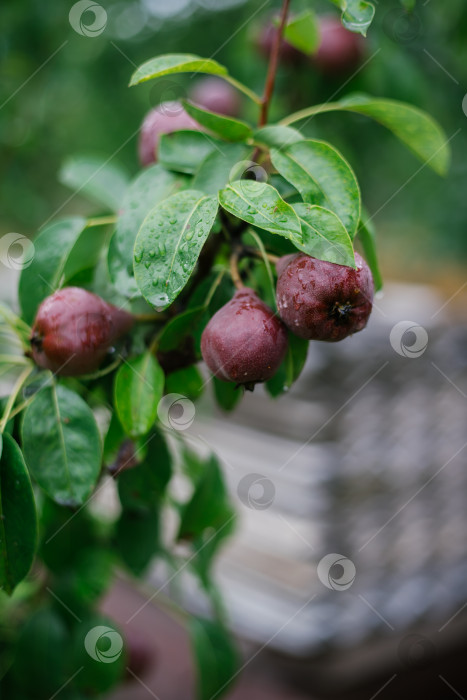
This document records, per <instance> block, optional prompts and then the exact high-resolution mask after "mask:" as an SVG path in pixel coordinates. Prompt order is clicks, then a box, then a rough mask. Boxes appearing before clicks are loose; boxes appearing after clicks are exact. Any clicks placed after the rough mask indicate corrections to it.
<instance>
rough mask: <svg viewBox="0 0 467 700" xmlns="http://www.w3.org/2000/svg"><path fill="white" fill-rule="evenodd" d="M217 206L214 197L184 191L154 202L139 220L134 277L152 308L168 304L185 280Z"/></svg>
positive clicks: (208, 231)
mask: <svg viewBox="0 0 467 700" xmlns="http://www.w3.org/2000/svg"><path fill="white" fill-rule="evenodd" d="M217 208H218V204H217V199H216V197H214V196H206V195H204V194H203V193H202V192H199V191H197V190H185V191H183V192H179V193H178V194H175V195H173V196H172V197H169V199H166V200H165V201H163V202H160V203H159V204H157V205H156V206H155V207H154V209H153V210H152V211H151V212H150V213H149V214H148V216H147V217H146V218H145V220H144V221H143V224H142V226H141V228H140V230H139V233H138V236H137V238H136V243H135V251H134V270H135V279H136V283H137V284H138V287H139V289H140V291H141V293H142V295H143V296H144V297H145V299H146V300H147V301H148V302H149V303H150V304H152V305H153V306H155V307H156V308H166V307H167V306H169V305H170V304H171V303H172V302H173V300H174V299H175V298H176V297H177V296H178V294H179V293H180V292H181V291H182V289H183V288H184V286H185V285H186V283H187V282H188V280H189V278H190V275H191V273H192V272H193V269H194V267H195V265H196V262H197V260H198V256H199V254H200V252H201V249H202V247H203V245H204V243H205V241H206V239H207V237H208V236H209V233H210V231H211V228H212V225H213V223H214V220H215V218H216V214H217Z"/></svg>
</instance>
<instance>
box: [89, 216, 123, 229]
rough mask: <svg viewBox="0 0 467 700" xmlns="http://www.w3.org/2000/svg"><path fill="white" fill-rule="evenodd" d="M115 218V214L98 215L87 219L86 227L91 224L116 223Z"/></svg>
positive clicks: (116, 218)
mask: <svg viewBox="0 0 467 700" xmlns="http://www.w3.org/2000/svg"><path fill="white" fill-rule="evenodd" d="M117 220H118V217H117V216H98V217H96V218H95V219H88V220H87V221H86V228H90V227H91V226H107V224H116V223H117Z"/></svg>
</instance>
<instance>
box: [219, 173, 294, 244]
mask: <svg viewBox="0 0 467 700" xmlns="http://www.w3.org/2000/svg"><path fill="white" fill-rule="evenodd" d="M219 202H220V204H221V206H222V207H223V208H224V209H225V210H226V211H228V212H230V213H231V214H234V216H237V217H238V218H239V219H242V220H243V221H247V222H248V223H249V224H253V225H254V226H258V227H259V228H263V229H265V230H266V231H270V233H276V234H278V235H279V236H285V238H289V239H290V240H292V241H293V242H294V243H295V242H296V241H299V242H300V241H301V235H302V234H301V226H300V222H299V220H298V217H297V215H296V214H295V212H294V210H293V209H292V207H291V206H290V204H287V202H284V200H283V199H282V197H281V196H280V194H279V192H278V191H277V190H275V189H274V187H271V185H268V184H267V183H265V182H257V181H256V180H237V181H236V182H231V183H229V184H228V185H227V187H226V188H225V189H223V190H221V191H220V192H219Z"/></svg>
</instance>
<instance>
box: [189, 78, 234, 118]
mask: <svg viewBox="0 0 467 700" xmlns="http://www.w3.org/2000/svg"><path fill="white" fill-rule="evenodd" d="M190 99H191V100H192V101H193V102H194V103H195V104H197V105H199V106H200V107H202V108H203V109H207V110H208V111H209V112H216V113H217V114H223V115H225V116H226V117H236V116H238V114H239V112H240V107H241V101H240V97H239V95H238V92H237V91H236V90H235V89H234V88H233V87H232V86H231V85H229V84H228V83H226V82H225V80H222V79H221V78H215V77H210V78H203V79H202V80H200V81H199V82H197V83H196V85H195V86H194V87H193V89H192V90H191V92H190Z"/></svg>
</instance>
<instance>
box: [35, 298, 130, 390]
mask: <svg viewBox="0 0 467 700" xmlns="http://www.w3.org/2000/svg"><path fill="white" fill-rule="evenodd" d="M133 321H134V319H133V316H132V315H131V314H129V313H127V312H126V311H123V310H122V309H117V307H116V306H112V304H108V303H107V302H106V301H104V300H103V299H101V298H100V297H98V296H96V295H95V294H92V293H91V292H88V291H87V290H85V289H81V287H64V288H63V289H60V290H58V291H57V292H55V293H54V294H52V295H51V296H49V297H47V298H46V299H44V301H43V302H42V304H41V305H40V306H39V309H38V311H37V315H36V319H35V321H34V325H33V328H32V336H31V348H32V357H33V359H34V362H35V363H36V364H37V365H39V367H43V368H44V369H50V370H51V371H52V372H54V373H56V374H58V375H60V376H63V377H75V376H78V375H80V374H88V373H90V372H94V371H95V370H96V369H97V368H98V367H99V365H100V364H101V362H102V361H103V359H104V358H105V356H106V354H107V352H108V350H109V348H110V347H111V346H112V344H113V343H114V342H115V341H116V340H118V338H120V336H122V335H124V334H125V333H127V332H128V331H129V330H130V328H131V327H132V325H133Z"/></svg>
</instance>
